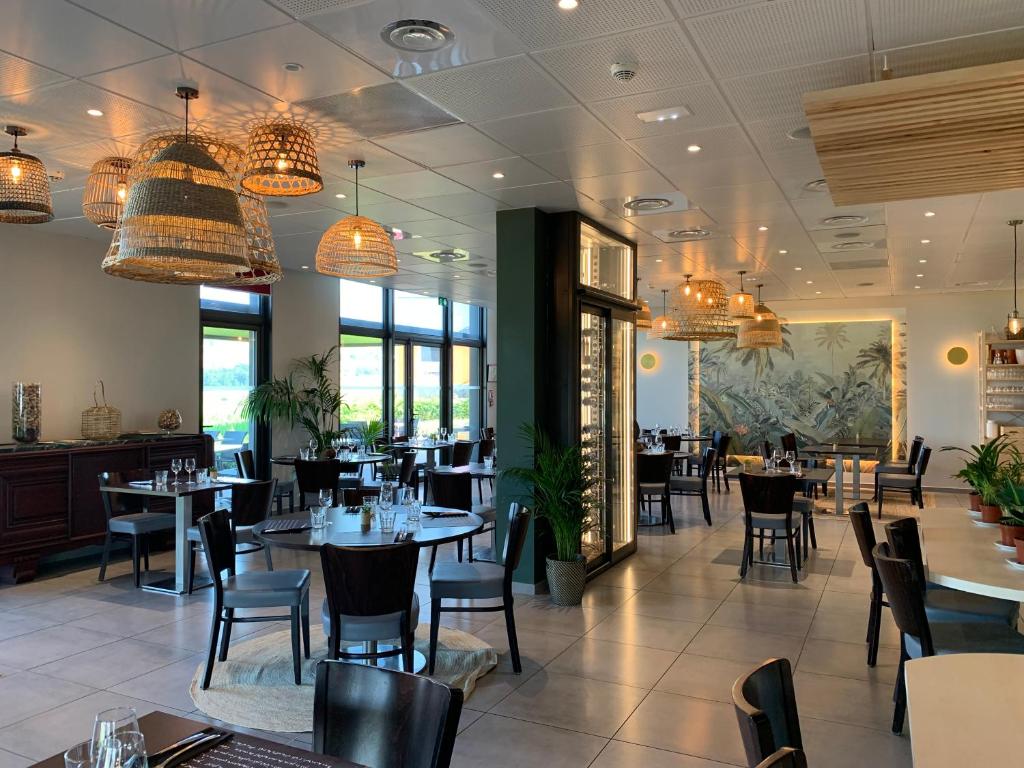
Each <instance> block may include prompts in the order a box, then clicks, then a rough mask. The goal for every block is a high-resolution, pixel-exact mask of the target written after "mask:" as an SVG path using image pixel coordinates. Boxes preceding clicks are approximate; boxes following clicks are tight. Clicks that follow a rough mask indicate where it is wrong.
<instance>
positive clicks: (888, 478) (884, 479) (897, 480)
mask: <svg viewBox="0 0 1024 768" xmlns="http://www.w3.org/2000/svg"><path fill="white" fill-rule="evenodd" d="M931 456H932V449H931V448H922V449H921V454H920V455H919V456H918V459H917V465H916V467H915V468H914V473H913V474H912V475H907V474H897V475H889V474H881V475H875V483H876V486H877V489H878V490H877V495H878V519H879V520H881V519H882V501H883V497H884V496H885V492H886V491H889V492H890V493H893V492H896V493H907V494H910V503H911V504H913V503H914V502H917V506H918V509H924V494H923V493H922V491H921V478H923V477H924V473H925V472H927V471H928V460H929V459H930V458H931Z"/></svg>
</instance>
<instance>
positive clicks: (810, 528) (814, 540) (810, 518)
mask: <svg viewBox="0 0 1024 768" xmlns="http://www.w3.org/2000/svg"><path fill="white" fill-rule="evenodd" d="M807 532H808V533H810V534H811V549H817V548H818V537H817V536H816V535H815V534H814V513H813V512H810V513H808V515H807Z"/></svg>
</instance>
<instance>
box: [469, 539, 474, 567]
mask: <svg viewBox="0 0 1024 768" xmlns="http://www.w3.org/2000/svg"><path fill="white" fill-rule="evenodd" d="M469 562H471V563H472V562H473V537H472V536H470V537H469Z"/></svg>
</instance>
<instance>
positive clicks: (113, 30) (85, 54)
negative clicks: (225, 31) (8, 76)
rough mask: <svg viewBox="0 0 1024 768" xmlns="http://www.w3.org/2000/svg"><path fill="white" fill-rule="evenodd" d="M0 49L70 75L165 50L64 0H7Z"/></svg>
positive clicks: (111, 65)
mask: <svg viewBox="0 0 1024 768" xmlns="http://www.w3.org/2000/svg"><path fill="white" fill-rule="evenodd" d="M0 49H3V50H5V51H7V52H8V53H13V54H14V55H16V56H20V57H22V58H24V59H28V60H29V61H33V62H35V63H37V64H42V65H44V66H46V67H49V68H50V69H55V70H57V71H59V72H63V73H64V74H66V75H72V76H74V77H81V76H82V75H89V74H92V73H93V72H102V71H103V70H105V69H114V68H115V67H122V66H124V65H125V64H131V63H132V62H135V61H142V60H143V59H148V58H151V57H153V56H160V55H161V54H164V53H167V49H166V48H164V47H162V46H159V45H157V44H156V43H153V42H150V41H149V40H146V39H145V38H142V37H139V36H138V35H136V34H135V33H134V32H129V31H128V30H127V29H124V28H122V27H119V26H117V25H115V24H111V23H110V22H109V21H107V20H106V19H101V18H100V17H98V16H96V15H94V14H92V13H89V12H88V11H86V10H83V9H81V8H78V7H76V6H74V5H71V4H70V3H66V2H64V0H5V2H4V4H3V24H0Z"/></svg>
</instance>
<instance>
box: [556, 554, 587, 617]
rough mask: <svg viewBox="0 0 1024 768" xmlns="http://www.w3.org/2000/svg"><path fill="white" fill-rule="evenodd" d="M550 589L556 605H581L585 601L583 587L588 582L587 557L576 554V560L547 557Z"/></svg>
mask: <svg viewBox="0 0 1024 768" xmlns="http://www.w3.org/2000/svg"><path fill="white" fill-rule="evenodd" d="M546 570H547V576H548V590H550V592H551V602H553V603H554V604H555V605H567V606H568V605H579V604H580V603H582V602H583V587H584V585H585V584H586V583H587V559H586V558H585V557H584V556H583V555H576V559H575V560H568V561H566V560H556V559H555V557H554V555H548V559H547V565H546Z"/></svg>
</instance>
